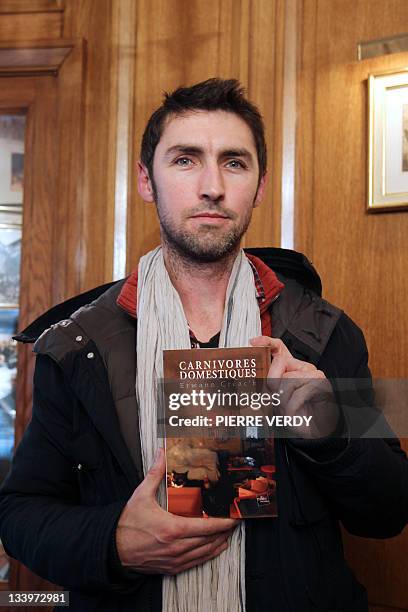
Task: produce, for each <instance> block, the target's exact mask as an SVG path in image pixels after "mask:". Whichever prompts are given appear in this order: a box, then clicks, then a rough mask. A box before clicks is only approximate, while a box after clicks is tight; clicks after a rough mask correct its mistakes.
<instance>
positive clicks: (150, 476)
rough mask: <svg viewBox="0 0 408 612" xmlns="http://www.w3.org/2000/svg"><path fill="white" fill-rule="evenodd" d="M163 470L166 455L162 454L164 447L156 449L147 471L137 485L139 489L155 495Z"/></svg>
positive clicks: (164, 468)
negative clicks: (152, 461) (151, 463)
mask: <svg viewBox="0 0 408 612" xmlns="http://www.w3.org/2000/svg"><path fill="white" fill-rule="evenodd" d="M165 472H166V457H165V454H164V449H163V448H159V449H158V450H157V453H156V456H155V459H154V463H153V465H152V467H151V468H150V470H149V471H148V472H147V474H146V476H145V477H144V480H143V482H142V483H141V484H140V485H139V487H138V489H139V491H140V489H142V490H143V493H145V494H146V495H151V496H152V497H154V496H155V495H156V491H157V489H158V488H159V485H160V483H161V481H162V479H163V476H164V474H165Z"/></svg>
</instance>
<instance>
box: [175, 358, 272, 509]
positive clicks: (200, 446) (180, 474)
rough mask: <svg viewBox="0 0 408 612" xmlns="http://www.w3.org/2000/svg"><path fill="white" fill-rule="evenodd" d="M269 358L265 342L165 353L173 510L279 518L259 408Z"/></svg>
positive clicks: (268, 434) (267, 440) (267, 439)
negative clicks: (259, 344)
mask: <svg viewBox="0 0 408 612" xmlns="http://www.w3.org/2000/svg"><path fill="white" fill-rule="evenodd" d="M270 360H271V357H270V350H269V349H268V348H266V347H242V348H199V349H181V350H166V351H163V368H164V381H163V401H164V413H165V417H164V422H165V448H166V462H167V509H168V511H169V512H172V513H173V514H179V515H181V516H189V517H200V516H216V517H232V518H243V519H244V518H257V517H273V516H277V503H276V466H275V453H274V440H273V437H272V435H271V430H270V428H265V427H264V423H263V422H262V415H261V414H260V410H259V407H260V396H261V393H262V388H261V387H264V380H265V378H266V376H267V373H268V370H269V366H270ZM263 395H264V396H265V398H266V399H268V393H263ZM269 397H271V394H269ZM265 434H266V435H265Z"/></svg>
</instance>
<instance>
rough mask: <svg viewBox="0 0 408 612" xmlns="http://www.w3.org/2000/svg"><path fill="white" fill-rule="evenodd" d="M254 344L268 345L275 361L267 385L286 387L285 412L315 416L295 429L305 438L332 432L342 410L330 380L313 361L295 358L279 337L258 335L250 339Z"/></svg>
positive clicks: (283, 407)
mask: <svg viewBox="0 0 408 612" xmlns="http://www.w3.org/2000/svg"><path fill="white" fill-rule="evenodd" d="M250 343H251V345H252V346H268V347H270V349H271V354H272V363H271V366H270V368H269V372H268V387H270V388H271V389H273V391H278V390H279V391H280V390H283V394H282V396H281V405H280V407H279V408H278V411H279V413H280V414H283V415H290V416H294V415H300V416H312V419H311V423H310V427H306V426H304V427H301V428H300V427H299V428H296V430H294V431H295V432H296V433H297V435H299V436H301V437H304V438H322V437H325V436H329V435H330V434H332V433H333V432H334V431H335V430H336V427H337V424H338V420H339V409H338V406H337V403H336V401H335V398H334V395H333V390H332V387H331V384H330V382H329V381H328V380H327V379H326V376H325V375H324V373H323V372H322V371H321V370H318V369H317V368H316V367H315V366H314V365H313V364H311V363H307V362H306V361H301V360H300V359H295V357H293V356H292V354H291V353H290V351H289V350H288V348H287V347H286V346H285V344H284V343H283V342H282V340H279V339H278V338H269V336H258V337H256V338H252V339H251V340H250Z"/></svg>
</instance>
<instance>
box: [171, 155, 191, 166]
mask: <svg viewBox="0 0 408 612" xmlns="http://www.w3.org/2000/svg"><path fill="white" fill-rule="evenodd" d="M174 163H175V164H176V165H177V166H182V167H186V166H189V165H190V164H192V163H193V162H192V160H191V159H190V158H189V157H179V158H178V159H176V161H175V162H174Z"/></svg>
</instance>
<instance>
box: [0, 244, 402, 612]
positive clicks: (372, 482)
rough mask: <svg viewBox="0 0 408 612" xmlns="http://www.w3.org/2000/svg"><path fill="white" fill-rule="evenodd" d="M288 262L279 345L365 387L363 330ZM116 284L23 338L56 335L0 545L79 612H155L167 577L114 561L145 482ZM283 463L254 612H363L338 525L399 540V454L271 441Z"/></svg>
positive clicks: (129, 347)
mask: <svg viewBox="0 0 408 612" xmlns="http://www.w3.org/2000/svg"><path fill="white" fill-rule="evenodd" d="M282 253H283V252H282V251H279V253H278V251H276V252H275V259H274V263H275V265H274V268H275V269H276V268H279V265H280V264H279V261H280V260H279V256H280V255H282ZM258 254H259V253H258ZM266 255H267V257H269V256H270V253H267V254H266ZM283 255H285V253H283ZM288 257H289V262H292V263H293V265H294V268H296V270H294V271H293V273H292V272H291V270H290V266H288V264H287V262H286V264H285V266H284V267H285V271H286V272H287V273H288V274H289V275H290V276H291V277H292V278H288V277H285V278H282V280H283V281H284V283H285V289H284V290H283V292H282V295H281V296H280V297H279V299H278V300H276V302H274V304H273V306H272V319H273V321H274V335H279V336H280V337H282V338H283V340H284V341H285V342H286V343H287V344H288V346H289V348H290V350H291V351H292V353H293V354H294V355H295V356H297V357H298V358H301V359H307V360H309V361H313V362H314V363H316V365H317V366H318V367H319V368H320V369H321V370H323V371H324V372H325V374H326V376H328V377H333V378H334V377H344V378H352V377H358V378H369V376H370V373H369V370H368V367H367V350H366V346H365V342H364V338H363V335H362V333H361V331H360V330H359V329H358V327H357V326H356V325H355V324H354V323H353V322H352V321H351V320H350V319H349V318H348V317H347V316H346V315H345V314H344V313H342V312H340V311H338V310H337V309H335V308H334V307H331V306H330V305H329V304H327V302H325V301H324V300H321V299H320V298H319V296H318V293H319V280H318V278H317V277H316V276H315V275H314V273H313V270H312V269H311V268H310V267H307V268H305V266H304V262H300V261H297V262H296V261H295V259H296V258H295V256H293V257H292V256H291V255H288ZM295 264H296V265H295ZM306 265H307V264H306ZM302 268H303V269H302ZM299 270H300V272H299ZM299 274H300V276H301V278H302V283H303V284H299V283H298V282H297V280H295V278H296V277H299ZM122 285H123V281H121V282H119V283H114V284H111V285H110V286H105V287H102V288H98V289H97V290H95V291H94V292H88V293H87V294H85V296H80V297H77V298H75V299H74V300H71V301H69V302H68V303H65V304H64V305H62V306H61V305H60V306H58V307H56V308H55V309H53V310H52V311H50V312H49V313H47V315H45V317H44V316H43V317H42V318H41V319H40V320H39V321H37V322H35V323H34V324H33V325H32V326H30V327H29V328H28V329H27V330H25V332H23V333H22V334H21V336H20V339H22V340H24V341H34V340H36V339H37V338H38V336H39V334H40V332H42V331H43V329H45V328H46V327H48V326H49V325H50V323H53V324H54V326H53V327H51V328H50V329H49V330H48V331H46V332H45V333H44V334H43V335H42V336H41V337H40V338H39V340H37V342H36V345H35V346H36V349H35V350H36V352H37V365H36V370H35V377H34V396H33V416H32V420H31V422H30V424H29V426H28V428H27V430H26V432H25V434H24V437H23V439H22V441H21V443H20V445H19V447H18V449H17V451H16V455H15V458H14V461H13V466H12V471H11V473H10V474H9V476H8V478H7V479H6V481H5V483H4V485H3V487H2V489H1V491H0V538H1V540H2V542H3V544H4V546H5V548H6V551H7V552H8V553H9V554H10V555H11V556H13V557H15V558H17V559H19V560H21V561H22V562H23V563H24V564H25V565H27V566H28V567H30V568H31V569H32V570H33V571H35V572H36V573H37V574H39V575H40V576H43V577H45V578H47V579H48V580H50V581H52V582H54V583H55V584H58V585H62V586H64V588H65V589H67V590H69V591H70V598H71V603H70V609H71V610H80V611H85V610H86V611H88V610H89V611H91V610H106V611H109V612H115V611H117V612H119V611H123V612H125V611H129V612H130V611H132V612H134V611H136V610H137V611H138V612H145V611H146V612H147V611H150V610H154V611H159V610H160V608H161V599H160V593H161V579H160V577H158V576H155V577H153V576H147V575H142V574H137V573H135V572H132V571H130V570H122V569H121V567H120V564H119V562H118V559H117V558H115V547H114V535H115V527H116V523H117V521H118V518H119V515H120V513H121V511H122V509H123V507H124V505H125V503H126V501H127V500H128V499H129V497H130V496H131V494H132V492H133V491H134V489H135V487H137V486H138V484H139V483H140V481H141V479H142V471H141V464H140V447H139V443H140V442H139V436H138V429H137V418H134V412H135V410H136V408H135V391H134V385H135V367H136V364H135V350H134V349H135V345H136V343H135V331H136V327H135V320H134V319H132V317H130V316H129V315H128V314H127V313H125V312H124V311H123V310H122V309H121V308H119V307H118V305H117V304H116V298H117V296H118V294H119V291H120V289H121V287H122ZM94 298H96V300H95V301H93V299H94ZM82 304H89V305H88V306H85V307H84V308H82V309H80V310H79V311H77V308H78V307H79V306H81V305H82ZM74 311H76V313H75V314H73V312H74ZM60 319H63V320H62V321H60V322H59V323H56V324H55V322H56V321H58V320H60ZM328 321H329V323H328ZM305 322H306V324H305ZM311 323H313V325H312V327H311ZM325 330H326V332H327V330H329V333H328V334H326V335H327V337H326V338H325ZM308 336H310V338H311V339H309V337H308ZM322 338H323V340H322ZM321 342H323V345H324V346H323V345H320V344H319V343H321ZM124 355H126V358H124ZM129 415H131V416H129ZM276 463H277V495H278V513H279V517H278V518H276V519H256V520H252V521H247V529H246V533H247V542H246V592H247V605H246V609H247V611H248V612H255V611H256V612H275V611H276V612H286V611H288V612H289V611H291V612H303V611H304V612H309V611H310V612H311V611H313V610H319V611H322V612H323V611H325V612H328V611H332V612H334V611H337V612H340V611H353V610H354V611H356V612H357V611H358V612H360V611H361V612H362V611H366V610H367V599H366V594H365V590H364V589H363V587H362V586H361V585H359V583H358V582H357V581H356V580H355V578H354V577H353V575H352V573H351V572H350V570H349V568H348V566H347V564H346V563H345V561H344V557H343V549H342V542H341V535H340V530H339V521H340V522H342V523H343V525H344V526H345V528H346V529H348V530H349V531H350V532H351V533H354V534H357V535H360V536H366V537H374V538H385V537H391V536H394V535H397V534H398V533H399V532H400V531H401V530H402V529H403V527H404V526H405V524H406V521H407V516H408V512H407V506H408V490H407V485H406V483H407V475H408V462H407V459H406V456H405V453H404V452H403V451H402V450H401V448H400V445H399V443H398V441H397V440H396V439H392V438H390V439H387V440H386V441H383V440H372V439H359V440H357V439H347V438H346V439H340V440H339V439H332V438H329V439H326V440H322V441H318V442H316V441H314V442H311V441H306V440H277V443H276ZM378 483H381V486H379V484H378ZM166 612H167V611H166ZM169 612H170V611H169ZM232 612H234V611H232Z"/></svg>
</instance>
